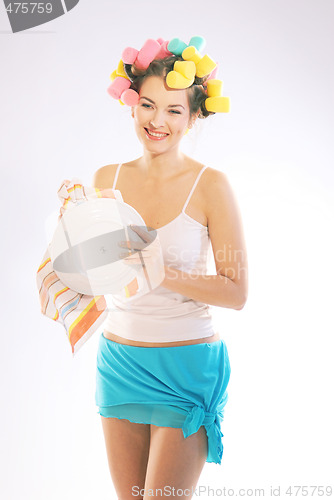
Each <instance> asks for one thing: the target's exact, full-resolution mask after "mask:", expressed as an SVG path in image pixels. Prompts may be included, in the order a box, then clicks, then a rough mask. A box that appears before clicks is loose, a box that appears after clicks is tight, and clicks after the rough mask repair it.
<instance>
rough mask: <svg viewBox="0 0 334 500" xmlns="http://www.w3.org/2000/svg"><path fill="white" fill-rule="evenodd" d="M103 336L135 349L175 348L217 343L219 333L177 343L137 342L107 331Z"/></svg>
mask: <svg viewBox="0 0 334 500" xmlns="http://www.w3.org/2000/svg"><path fill="white" fill-rule="evenodd" d="M103 335H104V336H105V338H106V339H109V340H112V341H114V342H117V343H118V344H124V345H133V346H136V347H177V346H181V345H193V344H204V343H209V342H217V341H218V340H220V337H219V333H218V332H216V333H214V334H213V335H211V336H210V337H204V338H201V339H191V340H180V341H177V342H139V341H137V340H129V339H125V338H124V337H120V336H119V335H115V334H114V333H111V332H109V331H107V330H104V331H103Z"/></svg>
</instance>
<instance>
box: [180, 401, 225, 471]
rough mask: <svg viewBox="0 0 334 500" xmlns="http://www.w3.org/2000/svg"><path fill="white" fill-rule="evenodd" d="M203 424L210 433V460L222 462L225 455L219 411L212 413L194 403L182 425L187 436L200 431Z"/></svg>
mask: <svg viewBox="0 0 334 500" xmlns="http://www.w3.org/2000/svg"><path fill="white" fill-rule="evenodd" d="M201 425H204V426H205V429H206V432H207V435H208V459H207V461H208V462H214V463H218V464H221V459H222V456H223V444H222V437H223V436H224V434H223V433H222V432H221V429H220V419H219V415H218V412H216V413H211V412H208V411H205V410H204V409H203V408H202V407H200V406H198V405H194V406H193V407H192V409H191V410H190V411H189V413H188V415H187V418H186V419H185V421H184V424H183V426H182V431H183V435H184V437H185V438H187V437H188V436H191V434H194V433H195V432H197V431H198V429H199V428H200V427H201Z"/></svg>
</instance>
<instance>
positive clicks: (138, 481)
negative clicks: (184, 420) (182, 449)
mask: <svg viewBox="0 0 334 500" xmlns="http://www.w3.org/2000/svg"><path fill="white" fill-rule="evenodd" d="M101 419H102V427H103V433H104V438H105V444H106V450H107V456H108V463H109V470H110V475H111V478H112V481H113V484H114V488H115V490H116V493H117V495H118V498H120V499H121V500H127V499H131V500H133V498H137V499H139V498H141V497H140V496H136V497H135V496H134V495H133V491H136V490H137V489H136V490H133V489H132V488H133V487H134V486H138V487H139V488H140V489H143V488H144V484H145V476H146V467H147V461H148V456H149V449H150V424H137V423H134V422H130V421H129V420H126V419H119V418H113V417H110V418H106V417H102V415H101Z"/></svg>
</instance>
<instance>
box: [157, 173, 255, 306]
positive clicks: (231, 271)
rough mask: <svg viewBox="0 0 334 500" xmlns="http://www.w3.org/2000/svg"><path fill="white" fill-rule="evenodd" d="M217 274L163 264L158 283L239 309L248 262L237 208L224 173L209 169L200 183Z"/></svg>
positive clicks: (175, 290)
mask: <svg viewBox="0 0 334 500" xmlns="http://www.w3.org/2000/svg"><path fill="white" fill-rule="evenodd" d="M203 190H204V191H203V192H204V197H205V200H206V207H207V208H206V214H207V218H208V229H209V234H210V239H211V244H212V250H213V255H214V259H215V264H216V271H217V274H216V275H202V274H194V273H186V272H184V271H182V270H180V269H175V268H173V267H170V266H165V279H164V281H163V282H162V283H161V286H163V287H165V288H168V289H169V290H172V291H174V292H178V293H180V294H182V295H185V296H186V297H189V298H191V299H193V300H197V301H199V302H203V303H206V304H211V305H214V306H220V307H228V308H232V309H238V310H239V309H242V308H243V307H244V305H245V303H246V301H247V294H248V276H247V275H248V264H247V253H246V245H245V239H244V234H243V228H242V221H241V215H240V211H239V208H238V205H237V201H236V198H235V195H234V193H233V190H232V188H231V186H230V184H229V182H228V179H227V177H226V175H225V174H224V173H223V172H220V171H219V170H215V169H211V168H210V169H208V175H207V182H206V183H205V186H203Z"/></svg>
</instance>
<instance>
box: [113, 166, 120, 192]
mask: <svg viewBox="0 0 334 500" xmlns="http://www.w3.org/2000/svg"><path fill="white" fill-rule="evenodd" d="M121 166H122V163H119V165H118V167H117V170H116V174H115V178H114V183H113V186H112V189H116V182H117V179H118V173H119V169H120V168H121Z"/></svg>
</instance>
